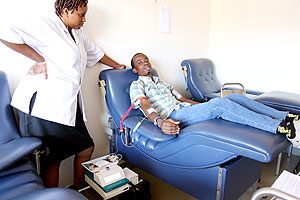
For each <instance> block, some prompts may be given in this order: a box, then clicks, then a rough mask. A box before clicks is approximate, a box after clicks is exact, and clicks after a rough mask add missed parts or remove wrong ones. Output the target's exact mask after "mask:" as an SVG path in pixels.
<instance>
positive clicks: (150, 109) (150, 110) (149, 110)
mask: <svg viewBox="0 0 300 200" xmlns="http://www.w3.org/2000/svg"><path fill="white" fill-rule="evenodd" d="M153 112H155V113H156V111H155V110H154V108H148V109H147V113H148V115H150V114H151V113H153Z"/></svg>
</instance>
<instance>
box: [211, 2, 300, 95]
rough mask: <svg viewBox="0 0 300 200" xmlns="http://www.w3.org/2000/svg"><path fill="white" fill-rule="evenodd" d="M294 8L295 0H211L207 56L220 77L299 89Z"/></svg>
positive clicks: (299, 44)
mask: <svg viewBox="0 0 300 200" xmlns="http://www.w3.org/2000/svg"><path fill="white" fill-rule="evenodd" d="M299 10H300V1H299V0H226V1H221V0H211V35H210V47H209V57H210V58H211V59H212V60H213V61H214V62H215V65H216V69H217V74H218V76H219V78H220V79H221V82H222V83H224V82H241V83H243V84H244V85H245V87H246V88H249V89H259V90H261V91H274V90H280V91H287V92H294V93H300V87H299V74H300V73H299V72H300V59H299V52H300V12H299Z"/></svg>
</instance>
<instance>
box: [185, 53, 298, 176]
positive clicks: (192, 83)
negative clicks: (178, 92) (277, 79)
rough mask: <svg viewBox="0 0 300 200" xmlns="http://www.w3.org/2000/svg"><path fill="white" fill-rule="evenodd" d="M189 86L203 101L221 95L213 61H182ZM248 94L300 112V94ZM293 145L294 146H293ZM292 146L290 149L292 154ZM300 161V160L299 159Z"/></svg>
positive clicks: (274, 92)
mask: <svg viewBox="0 0 300 200" xmlns="http://www.w3.org/2000/svg"><path fill="white" fill-rule="evenodd" d="M181 66H182V69H183V71H184V76H185V80H186V83H187V88H188V90H189V91H190V93H191V95H192V96H193V98H195V99H196V100H197V101H199V102H201V101H202V100H203V99H208V100H209V99H212V98H215V97H220V96H221V95H220V93H221V92H220V89H221V83H220V82H219V80H218V78H217V76H216V72H215V66H214V64H213V62H212V61H211V60H209V59H207V58H199V59H187V60H184V61H182V63H181ZM246 96H248V97H249V98H251V99H253V100H255V101H258V102H261V103H263V104H265V105H267V106H270V107H272V108H275V109H277V110H281V111H289V112H290V113H294V114H300V94H293V93H287V92H280V91H273V92H266V93H262V92H258V91H255V90H246ZM291 147H292V146H291ZM291 151H292V148H291V149H290V151H289V155H290V154H291ZM280 162H281V154H280V155H279V157H278V163H277V169H276V173H275V174H276V175H277V176H278V175H279V169H280ZM299 162H300V161H299Z"/></svg>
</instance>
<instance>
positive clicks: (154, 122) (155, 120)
mask: <svg viewBox="0 0 300 200" xmlns="http://www.w3.org/2000/svg"><path fill="white" fill-rule="evenodd" d="M158 119H161V118H160V117H156V118H155V119H154V120H153V124H154V125H155V126H158V123H157V120H158Z"/></svg>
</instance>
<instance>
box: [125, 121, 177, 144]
mask: <svg viewBox="0 0 300 200" xmlns="http://www.w3.org/2000/svg"><path fill="white" fill-rule="evenodd" d="M142 119H143V118H142V117H140V116H131V117H128V118H126V120H124V123H123V124H124V125H125V126H127V127H128V128H130V129H131V130H133V129H134V127H135V126H136V124H137V123H138V122H139V121H141V120H142ZM136 133H137V134H136V135H135V136H138V135H143V136H144V137H146V138H149V139H150V140H152V141H155V142H165V141H168V140H172V139H174V138H175V137H176V136H175V135H166V134H164V133H163V132H162V131H161V129H160V128H159V127H157V126H155V125H154V124H153V123H152V122H151V121H149V120H144V121H143V122H142V124H141V126H140V127H139V128H138V129H137V131H136Z"/></svg>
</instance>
